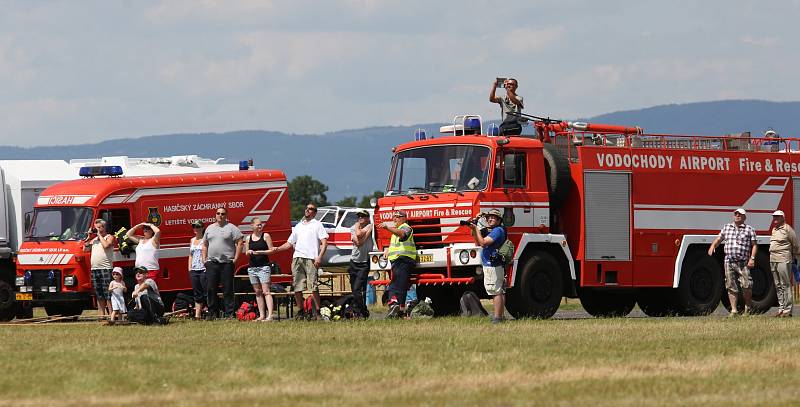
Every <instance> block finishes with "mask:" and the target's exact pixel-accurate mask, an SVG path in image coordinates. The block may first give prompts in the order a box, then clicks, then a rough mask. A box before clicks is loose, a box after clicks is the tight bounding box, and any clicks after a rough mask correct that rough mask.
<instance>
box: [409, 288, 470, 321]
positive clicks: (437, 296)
mask: <svg viewBox="0 0 800 407" xmlns="http://www.w3.org/2000/svg"><path fill="white" fill-rule="evenodd" d="M459 291H460V290H459V289H458V288H456V287H454V286H432V285H418V286H417V298H418V299H419V300H420V301H424V300H425V297H430V299H431V301H433V315H434V316H437V317H447V316H454V315H458V313H459V311H460V307H459V305H458V300H459V299H460V298H461V297H460V295H459Z"/></svg>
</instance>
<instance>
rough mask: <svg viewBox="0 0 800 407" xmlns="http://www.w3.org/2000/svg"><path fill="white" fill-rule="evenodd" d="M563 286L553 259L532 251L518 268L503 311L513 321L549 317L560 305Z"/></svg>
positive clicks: (543, 253)
mask: <svg viewBox="0 0 800 407" xmlns="http://www.w3.org/2000/svg"><path fill="white" fill-rule="evenodd" d="M563 287H564V279H563V276H562V272H561V267H559V265H558V262H557V261H556V259H554V258H553V256H551V255H550V254H549V253H546V252H541V251H537V252H534V253H533V254H532V256H531V257H530V258H528V260H527V261H525V263H524V265H523V266H522V267H521V268H520V271H519V272H518V274H517V281H516V284H514V287H513V288H512V289H511V290H509V292H508V296H507V297H508V298H509V301H508V302H507V304H506V305H507V307H506V308H508V311H509V312H510V313H511V315H513V316H514V318H525V317H533V318H550V317H552V316H553V314H555V313H556V311H557V310H558V306H559V304H561V298H562V297H563V295H564V288H563Z"/></svg>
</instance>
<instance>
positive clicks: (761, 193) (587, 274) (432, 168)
mask: <svg viewBox="0 0 800 407" xmlns="http://www.w3.org/2000/svg"><path fill="white" fill-rule="evenodd" d="M481 126H482V125H481V121H480V117H478V116H469V115H468V116H457V117H456V119H455V120H454V124H453V125H452V126H445V127H443V128H442V133H443V136H442V137H438V138H435V139H425V138H424V137H422V139H421V140H416V141H413V142H409V143H405V144H401V145H399V146H397V147H396V148H395V149H394V157H393V159H392V166H391V171H390V173H389V181H388V186H387V190H386V196H385V197H383V198H381V199H380V200H378V202H377V207H376V208H375V222H384V221H390V220H391V214H392V211H394V210H397V209H403V210H405V211H406V212H407V213H408V219H409V224H410V225H411V226H412V227H413V228H414V236H415V241H416V244H417V249H418V257H419V263H418V266H417V270H416V271H417V273H418V274H417V275H416V277H415V278H414V281H415V282H416V283H417V293H418V295H419V296H420V297H423V298H424V297H425V296H428V297H431V298H432V299H433V303H434V307H435V309H436V311H437V313H438V314H449V313H452V312H454V311H455V310H457V304H458V302H457V301H458V297H459V295H460V294H461V293H462V292H463V291H464V290H472V291H475V292H477V293H483V294H485V292H484V290H483V286H482V284H481V281H480V280H481V277H482V269H481V265H480V258H479V256H478V250H479V248H478V247H476V246H475V245H474V243H473V242H472V239H471V237H470V235H469V230H468V228H467V227H466V226H462V225H460V221H463V220H468V219H471V218H474V217H476V216H477V215H479V214H480V213H482V212H485V211H487V210H489V209H493V208H496V209H499V210H500V211H501V212H502V213H503V214H504V216H503V219H504V222H505V225H506V227H507V228H508V233H509V237H510V239H511V240H512V241H513V242H514V243H515V246H516V251H515V256H514V261H513V265H512V266H511V267H509V268H508V270H507V276H506V278H507V285H508V287H509V290H508V296H507V308H508V310H509V312H511V313H512V314H513V315H514V316H516V317H525V316H531V317H540V318H548V317H550V316H552V315H553V314H554V313H555V312H556V310H557V309H558V307H559V304H560V302H561V299H562V297H564V296H566V297H570V298H574V297H580V299H581V303H582V305H583V307H584V308H585V309H586V311H588V312H589V313H590V314H592V315H595V316H622V315H627V314H628V313H629V312H630V311H631V310H632V308H633V307H634V305H635V304H636V303H638V304H639V307H640V308H641V309H642V310H643V311H644V312H645V313H646V314H647V315H651V316H663V315H675V314H677V315H705V314H709V313H711V312H713V311H714V310H715V309H716V308H717V307H718V305H719V303H720V301H721V300H722V301H723V304H725V306H726V307H729V305H728V302H727V296H723V295H722V294H723V292H724V283H723V281H724V277H723V271H722V261H723V255H722V250H721V249H718V250H717V253H715V256H713V257H712V256H708V255H707V250H708V247H709V245H710V243H711V242H712V240H713V239H714V238H715V237H716V235H717V233H718V232H719V230H720V228H721V227H722V226H723V225H724V224H725V223H727V222H730V221H732V213H733V211H734V210H735V209H736V208H738V207H743V208H745V209H746V210H747V213H748V218H747V223H748V224H750V225H752V226H753V227H754V228H755V229H756V231H757V233H758V235H759V252H758V256H757V258H756V262H755V263H756V266H755V269H753V270H752V277H753V280H754V282H753V284H754V285H753V287H754V288H753V301H754V308H755V310H756V311H758V312H764V311H766V310H767V309H769V307H771V306H772V305H773V303H775V301H776V296H775V289H774V286H773V280H772V276H771V274H770V273H769V256H768V250H767V249H768V243H769V242H768V240H769V236H768V234H769V233H768V232H769V229H770V226H771V213H772V212H773V211H775V210H776V209H782V210H783V211H784V212H785V213H786V214H787V219H788V220H789V221H790V222H791V221H793V220H794V221H795V222H794V223H795V224H796V223H797V221H800V219H798V215H800V210H798V208H797V205H798V202H800V199H798V198H797V194H798V193H799V192H798V191H800V177H798V171H800V154H795V153H794V151H792V150H791V145H790V144H791V143H790V142H788V141H787V140H782V141H778V142H772V144H771V145H770V146H766V144H767V143H764V142H763V141H764V140H762V139H750V138H749V134H742V135H738V137H734V136H717V137H706V136H677V135H661V134H646V133H644V132H643V130H642V129H641V128H638V127H626V126H617V125H601V124H588V123H570V122H563V121H552V120H547V119H542V120H534V121H533V122H532V126H533V128H534V129H535V132H536V134H535V135H533V136H512V137H503V136H493V135H483V134H481ZM487 133H491V132H487ZM795 147H796V143H795ZM377 236H378V238H377V244H378V247H379V248H380V249H383V248H385V247H386V246H388V243H389V234H388V233H387V232H385V231H379V232H378V235H377ZM371 268H372V269H373V270H388V269H389V268H390V264H389V263H388V261H386V259H385V258H383V257H382V256H381V255H380V253H378V252H376V253H373V254H372V257H371ZM374 283H375V284H386V283H388V280H379V281H376V282H374ZM739 303H740V304H741V301H740V302H739Z"/></svg>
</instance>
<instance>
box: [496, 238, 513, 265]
mask: <svg viewBox="0 0 800 407" xmlns="http://www.w3.org/2000/svg"><path fill="white" fill-rule="evenodd" d="M497 254H498V255H500V258H501V259H503V264H505V265H508V264H511V263H513V262H514V242H512V241H511V239H509V238H508V235H506V240H505V241H504V242H503V244H501V245H500V247H499V248H498V249H497Z"/></svg>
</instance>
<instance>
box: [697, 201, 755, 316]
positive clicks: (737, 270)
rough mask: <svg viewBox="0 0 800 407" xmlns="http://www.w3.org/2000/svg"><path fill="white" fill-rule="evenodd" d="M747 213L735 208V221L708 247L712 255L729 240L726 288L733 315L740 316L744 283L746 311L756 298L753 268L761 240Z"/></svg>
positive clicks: (726, 256)
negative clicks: (748, 220)
mask: <svg viewBox="0 0 800 407" xmlns="http://www.w3.org/2000/svg"><path fill="white" fill-rule="evenodd" d="M745 220H747V212H745V210H744V209H742V208H739V209H736V210H735V211H733V222H731V223H728V224H726V225H725V226H723V227H722V230H721V231H720V232H719V235H718V236H717V238H716V239H714V241H713V242H712V243H711V247H709V248H708V255H709V256H713V255H714V249H716V248H717V246H718V245H719V244H720V243H725V288H726V289H727V291H728V299H729V300H730V304H731V314H730V316H732V317H735V316H737V315H739V311H738V308H737V302H738V301H737V297H738V294H739V288H738V286H737V284H738V285H740V286H741V288H742V296H743V297H744V314H745V315H749V314H750V310H751V307H752V301H753V290H752V287H753V279H752V278H751V277H750V269H751V268H753V267H755V265H756V252H757V251H758V244H757V243H758V242H757V238H756V231H755V230H754V229H753V228H752V227H751V226H750V225H746V224H745V223H744V221H745Z"/></svg>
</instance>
